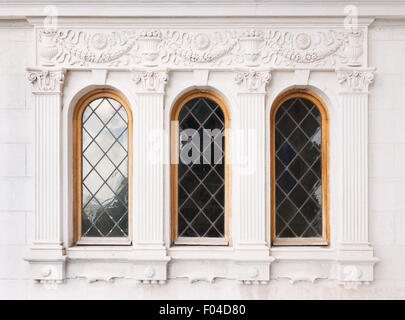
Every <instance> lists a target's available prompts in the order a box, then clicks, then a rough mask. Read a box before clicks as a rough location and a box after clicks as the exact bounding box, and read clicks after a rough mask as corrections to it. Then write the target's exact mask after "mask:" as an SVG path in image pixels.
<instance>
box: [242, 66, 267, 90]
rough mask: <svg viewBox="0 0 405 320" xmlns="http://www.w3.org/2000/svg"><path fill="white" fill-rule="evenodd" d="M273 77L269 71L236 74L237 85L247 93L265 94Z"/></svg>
mask: <svg viewBox="0 0 405 320" xmlns="http://www.w3.org/2000/svg"><path fill="white" fill-rule="evenodd" d="M270 79H271V75H270V72H268V71H247V72H241V71H237V72H235V79H234V80H235V83H236V84H237V85H239V87H240V88H241V89H242V90H243V91H246V92H265V88H266V84H267V83H268V82H269V81H270Z"/></svg>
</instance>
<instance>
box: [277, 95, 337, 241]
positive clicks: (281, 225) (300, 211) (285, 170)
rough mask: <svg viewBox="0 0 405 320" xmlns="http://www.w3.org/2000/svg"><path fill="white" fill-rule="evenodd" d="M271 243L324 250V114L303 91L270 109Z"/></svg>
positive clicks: (326, 227) (318, 101) (326, 236)
mask: <svg viewBox="0 0 405 320" xmlns="http://www.w3.org/2000/svg"><path fill="white" fill-rule="evenodd" d="M271 142H272V146H271V151H272V166H271V179H272V240H273V244H275V245H277V244H279V245H315V244H316V245H321V244H323V245H325V244H328V240H329V224H328V173H327V169H328V114H327V108H326V106H325V104H324V102H323V101H322V99H321V98H320V97H318V96H317V95H316V94H314V93H313V92H310V91H307V90H291V91H288V92H286V93H285V94H283V95H282V96H280V97H279V98H278V99H277V100H276V101H275V103H274V104H273V108H272V110H271Z"/></svg>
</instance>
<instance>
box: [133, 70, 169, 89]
mask: <svg viewBox="0 0 405 320" xmlns="http://www.w3.org/2000/svg"><path fill="white" fill-rule="evenodd" d="M132 80H133V81H134V82H135V85H136V86H137V89H138V90H139V91H143V92H158V93H162V92H163V91H164V88H165V85H166V83H167V80H168V73H167V72H165V71H133V72H132Z"/></svg>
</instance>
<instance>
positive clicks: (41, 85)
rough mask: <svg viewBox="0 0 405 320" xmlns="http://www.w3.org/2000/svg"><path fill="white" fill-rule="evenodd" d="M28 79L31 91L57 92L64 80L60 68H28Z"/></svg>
mask: <svg viewBox="0 0 405 320" xmlns="http://www.w3.org/2000/svg"><path fill="white" fill-rule="evenodd" d="M28 81H29V82H30V83H31V85H32V87H33V92H43V93H51V92H54V93H59V92H60V91H61V87H62V84H63V81H64V72H63V71H62V70H58V71H53V70H38V71H33V70H30V71H28Z"/></svg>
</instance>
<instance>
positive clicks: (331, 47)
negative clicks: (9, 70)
mask: <svg viewBox="0 0 405 320" xmlns="http://www.w3.org/2000/svg"><path fill="white" fill-rule="evenodd" d="M363 34H364V31H363V30H356V31H348V30H345V29H343V28H341V29H338V28H336V29H330V30H329V29H328V30H326V29H315V28H312V29H304V30H302V29H217V30H215V31H211V30H184V29H182V30H177V29H159V30H157V29H151V30H140V29H126V30H121V29H116V30H113V31H100V30H99V29H97V30H91V29H90V30H82V29H59V30H47V29H42V30H41V29H40V30H39V31H38V42H39V43H38V44H39V45H38V63H40V64H42V65H66V66H96V65H103V66H131V67H136V66H142V65H143V66H156V65H164V66H196V65H204V66H206V65H211V66H231V67H232V66H240V65H246V66H257V65H266V66H269V67H271V66H299V65H305V66H308V65H311V66H361V65H362V63H363V54H364V53H363V48H364V46H365V38H364V35H363Z"/></svg>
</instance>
